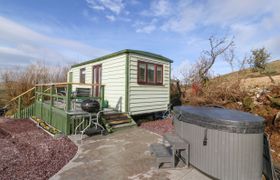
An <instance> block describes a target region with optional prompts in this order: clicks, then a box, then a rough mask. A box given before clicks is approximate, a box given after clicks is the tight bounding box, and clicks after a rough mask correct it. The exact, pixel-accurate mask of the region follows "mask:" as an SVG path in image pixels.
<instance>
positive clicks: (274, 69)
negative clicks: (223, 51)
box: [221, 60, 280, 87]
mask: <svg viewBox="0 0 280 180" xmlns="http://www.w3.org/2000/svg"><path fill="white" fill-rule="evenodd" d="M267 69H268V71H269V72H270V75H271V76H272V78H273V79H274V80H275V82H276V83H277V84H279V83H280V60H275V61H272V62H270V63H268V64H267ZM237 75H238V76H239V78H241V79H242V83H243V85H245V86H246V87H252V86H267V85H271V84H272V83H271V81H270V79H269V78H268V77H267V76H266V75H265V74H260V73H259V72H253V71H252V68H247V69H244V70H241V71H236V72H232V73H229V74H225V75H222V76H221V77H223V78H227V79H231V78H235V77H237Z"/></svg>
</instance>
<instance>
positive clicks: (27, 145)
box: [0, 119, 77, 179]
mask: <svg viewBox="0 0 280 180" xmlns="http://www.w3.org/2000/svg"><path fill="white" fill-rule="evenodd" d="M76 152H77V146H76V145H75V144H74V143H73V142H72V141H70V140H69V139H68V138H67V137H61V138H58V139H54V138H53V137H51V136H50V135H49V134H47V133H46V132H44V131H43V130H42V129H40V128H38V127H37V126H36V124H35V123H33V122H32V121H31V120H27V119H26V120H10V119H0V179H49V178H50V177H51V176H52V175H54V174H55V173H56V172H58V171H59V170H60V169H61V168H62V167H63V166H64V165H65V164H66V163H67V162H69V160H71V159H72V158H73V157H74V155H75V154H76Z"/></svg>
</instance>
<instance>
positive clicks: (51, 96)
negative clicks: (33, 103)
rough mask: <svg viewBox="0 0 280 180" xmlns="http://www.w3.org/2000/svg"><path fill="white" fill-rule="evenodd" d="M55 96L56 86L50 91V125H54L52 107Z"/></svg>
mask: <svg viewBox="0 0 280 180" xmlns="http://www.w3.org/2000/svg"><path fill="white" fill-rule="evenodd" d="M53 94H54V85H53V84H52V85H51V89H50V107H49V108H50V109H49V113H50V114H49V117H50V124H52V107H53V104H54V101H53Z"/></svg>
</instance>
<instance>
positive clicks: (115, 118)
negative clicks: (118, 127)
mask: <svg viewBox="0 0 280 180" xmlns="http://www.w3.org/2000/svg"><path fill="white" fill-rule="evenodd" d="M105 119H106V120H107V121H108V122H111V121H118V120H126V119H129V118H128V117H127V116H121V117H114V118H106V117H105Z"/></svg>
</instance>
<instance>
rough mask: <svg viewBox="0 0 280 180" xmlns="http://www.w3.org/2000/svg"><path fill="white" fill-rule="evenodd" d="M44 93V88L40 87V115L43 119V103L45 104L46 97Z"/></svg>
mask: <svg viewBox="0 0 280 180" xmlns="http://www.w3.org/2000/svg"><path fill="white" fill-rule="evenodd" d="M43 91H44V88H43V85H41V87H40V96H39V97H40V98H41V99H40V104H41V106H40V115H41V117H40V118H41V119H43V102H44V96H43Z"/></svg>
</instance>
